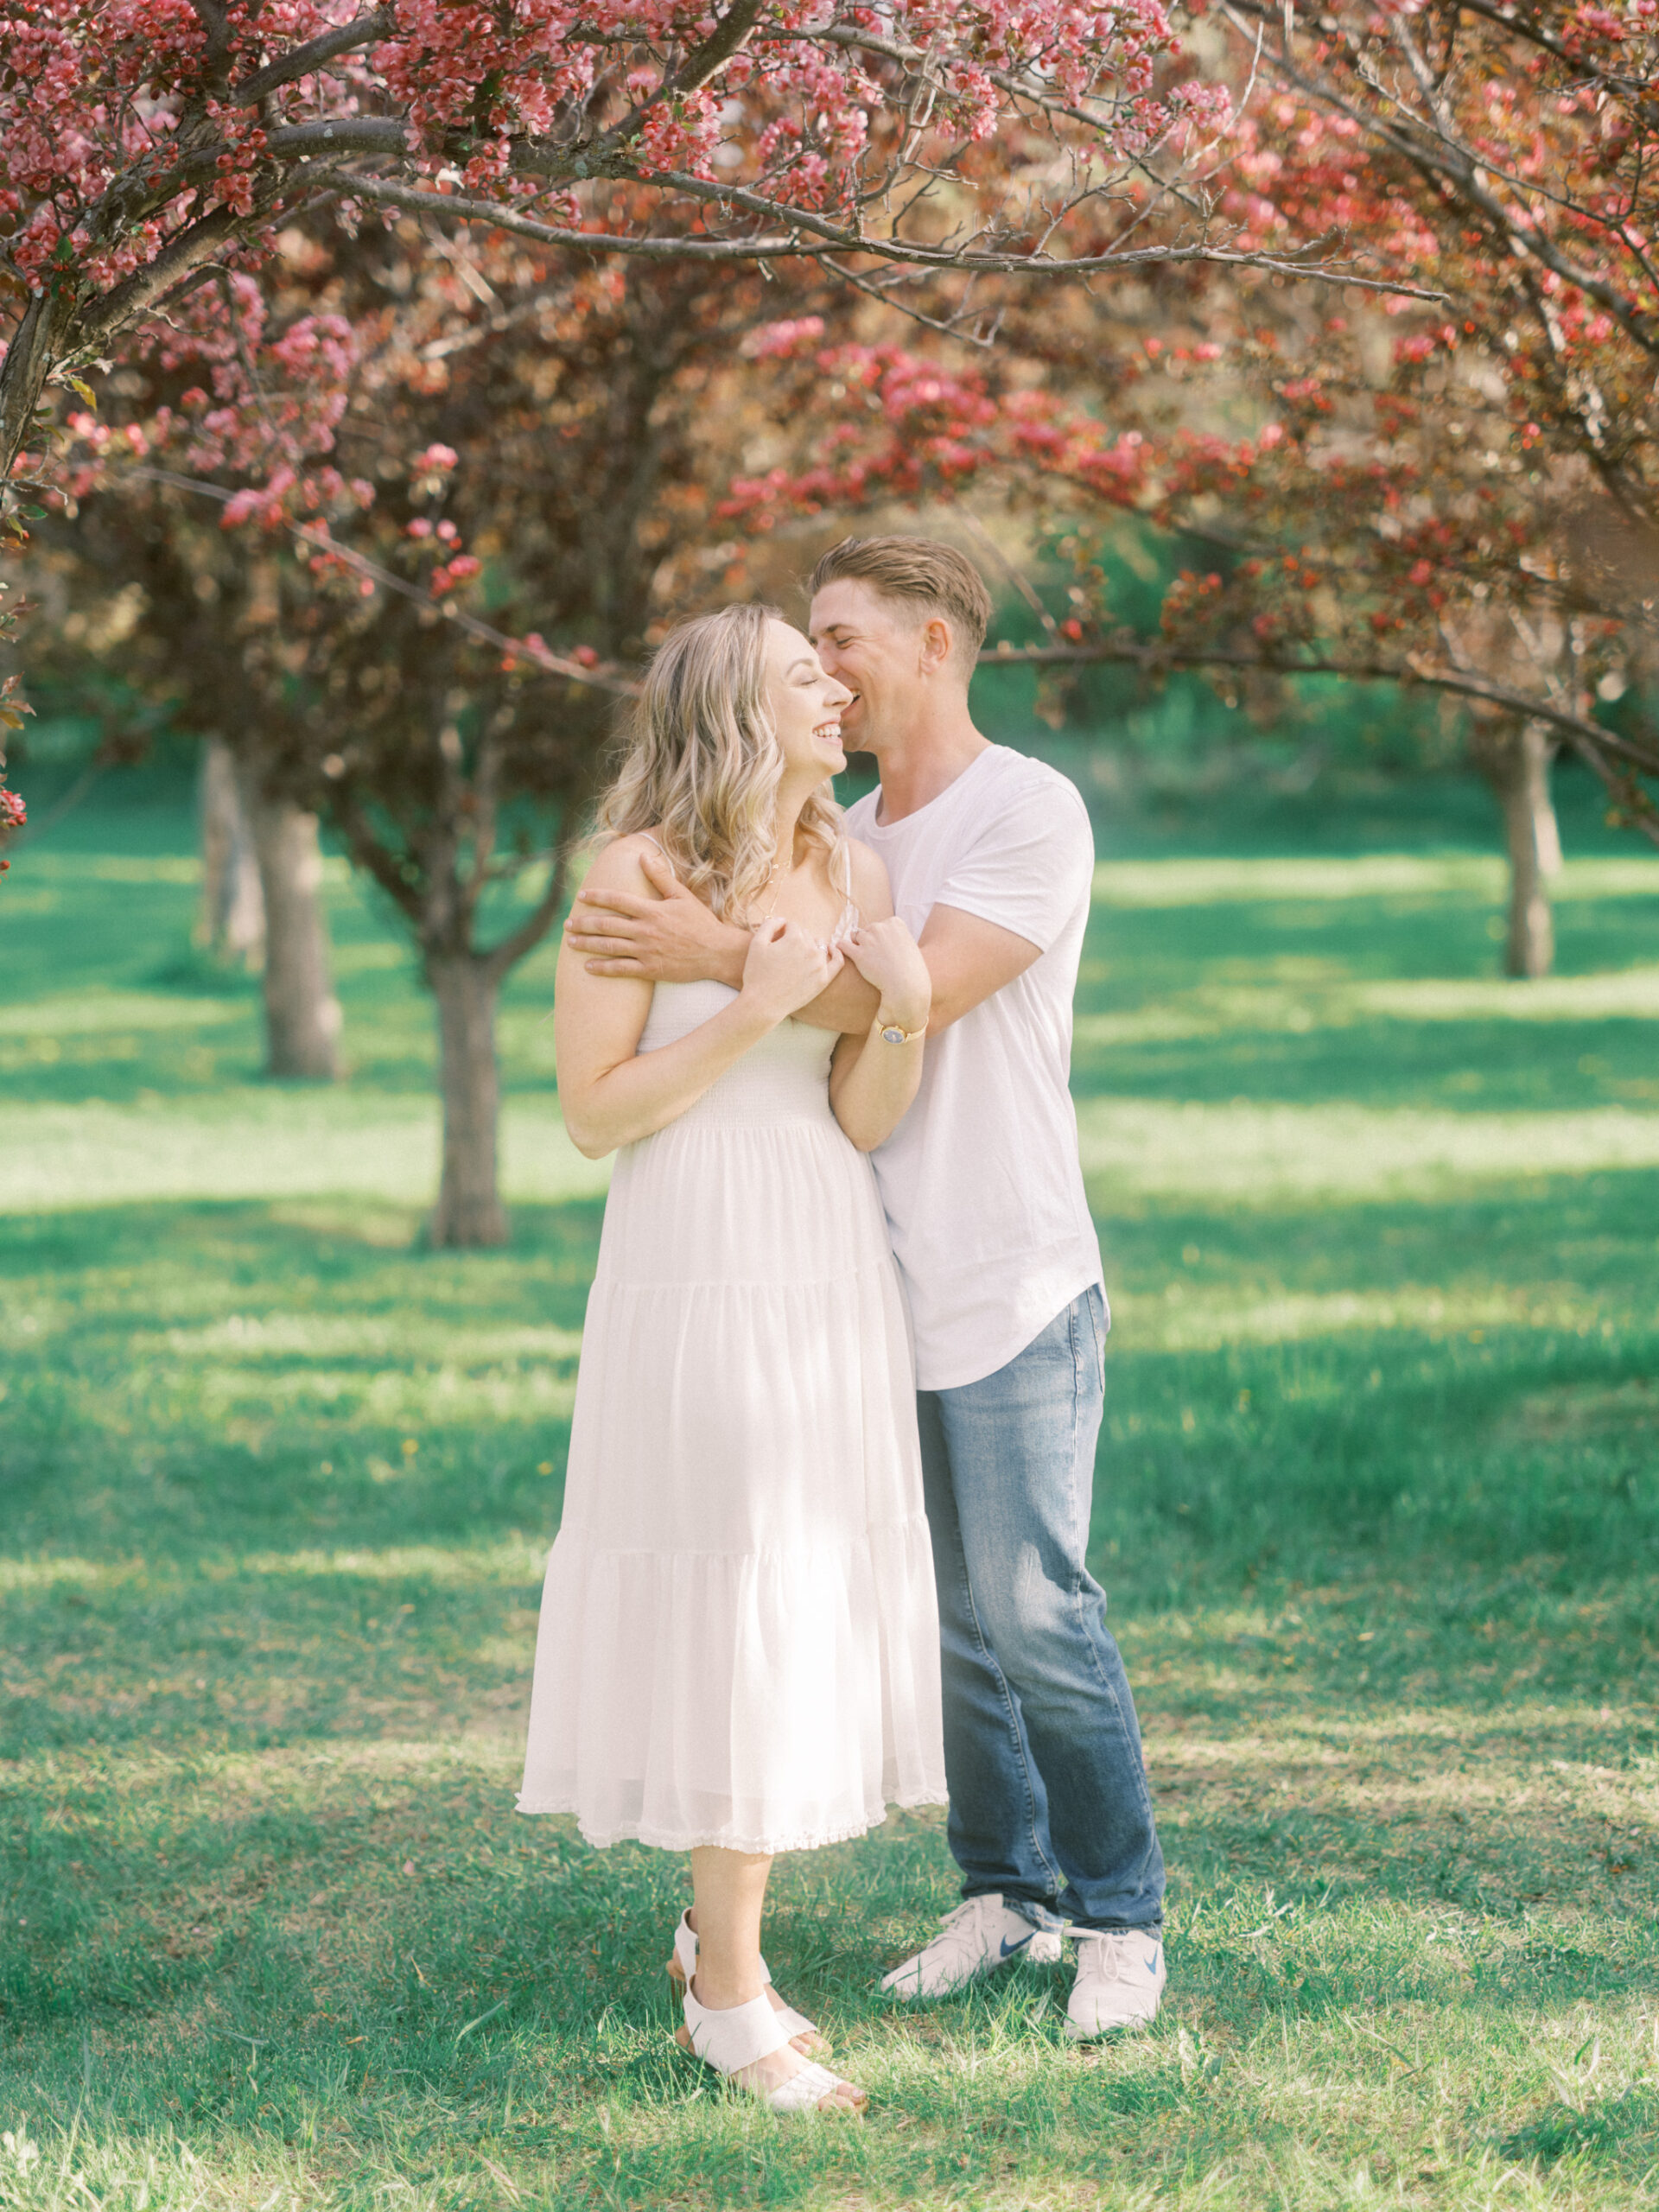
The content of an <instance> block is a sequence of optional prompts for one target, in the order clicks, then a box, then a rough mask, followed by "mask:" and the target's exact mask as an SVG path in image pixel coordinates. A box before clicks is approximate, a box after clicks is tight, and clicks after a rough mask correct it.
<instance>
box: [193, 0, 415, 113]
mask: <svg viewBox="0 0 1659 2212" xmlns="http://www.w3.org/2000/svg"><path fill="white" fill-rule="evenodd" d="M396 29H397V14H396V11H395V10H393V9H391V8H377V9H375V10H374V11H373V13H372V15H367V16H359V17H358V18H357V20H356V21H355V22H350V23H341V24H340V25H339V27H338V28H337V29H334V30H332V31H324V32H323V33H322V35H321V37H319V38H314V39H308V40H307V41H306V43H305V44H304V45H303V46H296V47H295V48H292V49H291V51H289V53H287V54H279V55H278V56H277V60H275V61H268V62H266V64H265V66H264V68H263V69H256V70H255V71H254V73H253V74H252V76H251V77H245V78H244V79H242V81H241V83H240V84H239V85H232V86H231V88H230V95H229V97H230V98H231V99H232V100H233V101H234V102H235V103H236V105H238V106H239V107H257V105H258V104H259V102H260V101H261V100H263V99H268V98H269V97H270V94H271V93H272V92H278V91H280V90H281V88H282V87H283V86H284V85H291V84H292V83H293V82H294V80H295V79H296V77H308V76H309V75H310V74H311V73H312V72H313V71H314V70H316V69H321V67H322V66H323V65H324V63H325V62H328V61H333V60H334V59H335V58H336V57H337V56H338V55H340V54H350V53H351V52H352V51H353V48H356V47H359V46H372V45H373V44H374V42H375V41H376V40H377V39H382V38H390V37H391V35H392V34H393V32H394V31H395V30H396Z"/></svg>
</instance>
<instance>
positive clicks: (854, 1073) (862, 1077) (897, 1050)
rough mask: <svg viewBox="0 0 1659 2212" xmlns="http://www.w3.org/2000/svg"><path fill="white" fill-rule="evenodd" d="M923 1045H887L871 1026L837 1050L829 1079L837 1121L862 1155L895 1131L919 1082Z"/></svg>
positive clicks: (877, 1031)
mask: <svg viewBox="0 0 1659 2212" xmlns="http://www.w3.org/2000/svg"><path fill="white" fill-rule="evenodd" d="M922 1052H923V1041H922V1039H921V1038H920V1037H919V1036H918V1037H916V1038H914V1039H912V1042H911V1043H909V1044H907V1045H891V1044H889V1043H887V1039H885V1038H883V1037H882V1036H881V1034H880V1031H879V1030H877V1029H876V1028H875V1027H874V1025H872V1027H870V1028H869V1029H868V1031H867V1032H866V1033H865V1035H864V1036H863V1038H862V1039H860V1040H859V1041H858V1043H857V1045H856V1046H855V1044H854V1041H853V1039H850V1038H849V1039H847V1040H846V1041H845V1042H844V1043H843V1044H842V1046H841V1047H840V1051H839V1053H838V1055H837V1058H836V1066H835V1068H834V1070H833V1071H832V1072H831V1074H830V1077H829V1103H830V1105H831V1106H832V1107H833V1108H834V1109H835V1116H836V1120H837V1121H838V1122H840V1123H841V1126H842V1128H843V1129H844V1130H845V1131H846V1133H847V1135H849V1137H850V1138H851V1139H852V1141H853V1142H854V1143H855V1145H856V1146H857V1147H858V1148H859V1150H860V1151H861V1152H874V1150H875V1147H877V1145H879V1144H885V1143H886V1142H887V1139H888V1138H889V1137H890V1136H891V1135H893V1131H894V1129H896V1128H898V1126H899V1122H900V1121H901V1120H902V1119H903V1118H904V1116H905V1114H906V1112H907V1110H908V1109H909V1107H910V1104H911V1102H912V1099H913V1098H914V1097H915V1096H916V1090H917V1086H918V1084H919V1083H920V1082H921V1079H922Z"/></svg>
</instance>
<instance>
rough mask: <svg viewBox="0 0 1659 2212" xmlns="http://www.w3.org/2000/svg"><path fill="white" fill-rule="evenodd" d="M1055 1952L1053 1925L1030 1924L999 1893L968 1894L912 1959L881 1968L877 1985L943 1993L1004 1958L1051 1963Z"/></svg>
mask: <svg viewBox="0 0 1659 2212" xmlns="http://www.w3.org/2000/svg"><path fill="white" fill-rule="evenodd" d="M1059 1956H1060V1932H1059V1930H1058V1929H1057V1928H1056V1929H1049V1928H1033V1926H1032V1924H1031V1923H1030V1921H1028V1920H1027V1919H1025V1918H1023V1917H1022V1916H1021V1915H1020V1914H1019V1913H1017V1912H1014V1911H1012V1910H1010V1909H1009V1908H1008V1907H1007V1905H1005V1904H1003V1902H1002V1898H1001V1893H1000V1892H998V1891H992V1892H990V1893H989V1894H988V1895H987V1896H985V1897H969V1899H968V1901H967V1903H966V1904H959V1905H958V1906H957V1909H956V1910H955V1911H954V1912H947V1913H946V1914H945V1916H944V1919H943V1920H942V1921H941V1922H940V1923H939V1932H938V1935H937V1936H935V1937H934V1938H933V1941H932V1942H931V1943H927V1944H925V1945H924V1946H923V1948H921V1949H920V1950H919V1951H918V1952H917V1954H916V1955H915V1957H914V1958H912V1959H906V1961H905V1962H904V1964H903V1965H902V1966H897V1967H894V1968H893V1972H892V1973H891V1974H883V1976H882V1977H881V1986H882V1988H883V1989H887V1990H891V1991H892V1993H893V1995H894V1996H895V1997H906V1998H913V1997H948V1996H949V1995H950V1993H951V1991H952V1990H954V1989H965V1988H966V1987H967V1986H968V1984H969V1982H970V1981H977V1980H978V1979H979V1977H980V1975H981V1974H995V1972H996V1970H997V1968H998V1967H1005V1966H1007V1963H1008V1961H1009V1960H1010V1959H1014V1958H1027V1959H1032V1960H1034V1961H1037V1962H1038V1963H1039V1964H1041V1965H1046V1966H1052V1965H1054V1964H1055V1963H1056V1961H1058V1958H1059Z"/></svg>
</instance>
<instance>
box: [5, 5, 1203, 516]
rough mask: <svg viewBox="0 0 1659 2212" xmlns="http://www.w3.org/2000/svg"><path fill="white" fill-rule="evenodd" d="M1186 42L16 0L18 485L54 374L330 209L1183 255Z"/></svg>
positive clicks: (937, 262) (1017, 256)
mask: <svg viewBox="0 0 1659 2212" xmlns="http://www.w3.org/2000/svg"><path fill="white" fill-rule="evenodd" d="M1177 51H1178V41H1177V40H1176V38H1175V35H1174V32H1173V29H1172V25H1171V22H1170V19H1169V17H1168V16H1166V13H1165V11H1164V10H1163V8H1162V7H1161V6H1160V4H1159V0H1129V4H1127V5H1126V4H1122V0H1120V4H1117V5H1114V6H1112V7H1109V8H1107V7H1099V6H1095V5H1091V4H1084V5H1077V6H1068V7H1065V8H1062V9H1056V8H1054V7H1052V5H1050V4H1048V0H963V4H960V5H957V6H953V7H951V8H950V9H942V8H940V7H939V6H938V4H937V0H894V4H893V5H892V6H890V7H887V8H885V9H883V10H880V11H879V12H878V11H873V10H868V9H866V8H862V7H859V6H853V5H843V4H841V0H833V4H832V5H831V6H830V8H829V10H828V12H827V14H826V15H825V16H821V17H820V18H819V19H818V20H817V21H816V22H813V23H811V24H810V26H809V25H807V24H805V23H804V22H803V21H802V17H801V11H800V10H799V9H798V7H797V6H796V5H794V4H793V0H730V4H728V6H727V7H726V8H724V9H723V10H721V11H720V12H718V13H716V14H715V15H713V16H710V14H709V12H708V10H707V8H706V5H705V0H695V4H693V0H642V4H640V5H639V6H636V7H632V8H630V9H628V10H626V12H625V13H623V14H621V15H618V14H617V12H616V11H615V10H613V8H612V7H610V6H608V5H601V7H599V8H598V9H597V10H595V9H594V8H593V7H591V6H588V5H586V4H583V0H535V4H524V5H517V6H512V7H505V8H504V7H502V6H500V5H499V4H498V0H386V4H384V5H381V6H378V7H369V8H363V9H359V8H357V7H356V6H354V5H353V0H290V4H288V5H285V6H284V7H283V8H281V9H274V8H267V7H261V6H258V5H256V4H253V3H252V0H0V226H3V232H0V235H3V245H4V252H3V259H0V280H3V289H4V291H5V294H6V296H7V297H8V300H9V304H10V315H11V318H12V320H11V324H10V330H9V331H8V333H7V336H8V338H9V340H10V343H9V348H8V351H7V353H6V356H5V359H4V362H3V365H0V482H3V481H4V480H5V479H6V478H7V477H8V476H9V475H10V472H11V467H12V463H13V461H14V459H15V458H16V456H17V455H18V454H20V453H21V452H22V451H23V450H24V449H25V448H27V447H29V444H30V442H31V439H32V438H34V437H35V435H37V429H38V424H37V410H39V409H40V407H41V403H42V400H43V398H45V397H46V395H47V391H48V382H49V380H51V379H53V378H64V377H68V376H73V374H75V373H76V372H79V371H80V370H83V369H84V368H86V366H87V365H90V364H92V363H93V362H95V361H97V360H98V359H103V358H107V357H111V356H112V355H116V354H118V353H122V352H123V351H124V349H125V345H126V341H127V339H128V337H129V334H132V333H134V332H136V331H137V330H139V329H140V328H141V327H143V326H144V325H145V324H146V322H147V321H149V319H150V318H151V317H152V316H153V315H156V314H157V313H158V312H162V311H167V312H171V311H172V310H173V308H175V306H176V305H177V303H178V302H180V301H181V298H183V297H184V296H186V295H187V294H188V292H189V290H190V289H191V288H192V287H193V286H194V285H195V284H197V283H200V282H201V281H204V280H205V279H206V280H209V281H211V277H212V272H213V271H215V270H221V269H223V268H225V267H226V266H233V267H244V266H248V265H253V266H257V265H258V264H260V262H261V261H263V260H264V257H266V256H267V255H268V253H269V251H270V242H271V239H272V237H273V233H274V231H275V229H276V228H277V226H278V224H279V222H280V220H281V219H283V218H285V217H288V216H291V215H293V214H294V213H296V212H297V211H300V210H302V209H303V208H305V207H308V206H310V205H313V204H315V206H316V207H318V208H319V209H326V210H327V211H328V212H329V213H330V216H331V218H332V219H341V220H343V221H344V222H345V224H346V227H347V228H348V229H349V228H350V227H351V226H352V224H353V222H354V221H355V220H356V219H358V217H359V215H360V214H361V213H362V211H363V210H364V209H365V208H379V209H392V210H398V211H409V210H413V211H415V212H416V213H422V214H424V215H426V216H428V217H433V218H442V219H443V220H444V221H445V222H446V223H447V222H448V221H450V220H453V219H456V218H465V219H481V220H485V221H487V222H489V223H491V224H493V225H495V226H499V227H500V228H502V229H505V230H511V231H512V232H514V233H515V234H516V235H518V236H519V237H521V238H527V239H530V240H531V241H533V242H534V243H535V244H537V245H539V246H542V247H543V248H548V247H551V248H562V249H570V248H575V249H576V250H579V251H591V250H594V249H595V248H597V247H599V246H608V247H610V248H612V249H613V250H615V251H624V252H627V253H629V254H633V255H638V256H640V257H644V258H646V259H651V260H658V261H660V260H664V259H668V260H691V261H696V262H697V263H699V264H703V265H708V264H714V265H716V266H721V265H724V266H730V265H733V264H749V265H753V264H756V263H758V262H765V263H766V264H782V263H784V262H787V261H795V260H806V261H809V262H810V261H817V262H819V263H825V262H834V263H835V264H836V265H837V266H840V267H842V269H843V270H845V272H846V274H847V276H848V278H849V281H850V282H852V283H861V284H866V285H868V284H872V283H876V284H879V283H880V281H881V272H882V271H884V270H886V271H887V272H889V273H890V274H891V275H893V277H899V278H902V277H904V276H905V275H906V273H907V272H911V271H915V270H938V269H945V268H948V269H952V270H958V271H962V272H964V273H967V274H969V275H976V276H980V275H995V274H998V273H1012V274H1014V275H1017V276H1020V277H1021V278H1022V279H1025V280H1027V281H1029V280H1030V279H1031V278H1032V277H1035V276H1041V275H1055V276H1058V277H1063V278H1064V279H1065V281H1067V282H1071V281H1075V278H1076V276H1077V266H1078V264H1077V260H1076V257H1075V256H1074V255H1073V254H1072V253H1071V251H1070V250H1069V248H1068V247H1067V246H1065V245H1060V246H1058V248H1057V246H1056V244H1055V234H1056V232H1057V231H1058V230H1060V229H1062V228H1063V227H1064V226H1065V224H1066V222H1067V220H1068V219H1069V218H1070V217H1071V215H1072V214H1073V213H1074V212H1076V211H1078V210H1082V211H1084V213H1085V215H1086V217H1087V219H1088V220H1089V222H1090V225H1091V226H1092V231H1093V232H1095V233H1103V235H1104V243H1103V244H1102V243H1101V240H1100V238H1099V237H1098V236H1095V237H1092V238H1091V247H1090V256H1089V264H1090V266H1094V267H1097V268H1100V269H1106V268H1111V267H1117V266H1128V265H1135V264H1138V263H1140V262H1141V261H1143V260H1144V259H1145V258H1146V257H1147V255H1148V254H1157V253H1160V252H1163V251H1166V250H1168V249H1166V248H1165V247H1164V246H1163V245H1161V244H1157V243H1154V244H1148V243H1147V241H1145V240H1144V239H1143V238H1141V237H1140V236H1139V235H1138V230H1139V212H1138V210H1137V209H1136V208H1135V207H1134V206H1133V204H1132V203H1131V201H1130V200H1128V198H1126V197H1125V196H1124V195H1125V188H1126V187H1127V185H1128V182H1129V181H1130V180H1131V179H1132V178H1133V177H1134V176H1135V175H1136V174H1137V173H1139V172H1140V171H1141V169H1143V168H1145V166H1146V165H1147V163H1148V162H1149V161H1150V160H1151V159H1152V158H1153V156H1154V154H1156V153H1159V152H1160V150H1161V152H1163V153H1164V154H1165V155H1166V156H1169V157H1171V158H1173V159H1174V160H1176V161H1177V162H1179V159H1180V155H1181V142H1183V141H1184V140H1185V138H1187V137H1190V136H1191V126H1192V124H1194V123H1195V122H1198V123H1201V122H1203V121H1205V120H1206V119H1208V118H1212V117H1213V116H1215V115H1216V114H1217V112H1218V111H1219V107H1220V105H1221V101H1220V95H1219V94H1217V92H1215V91H1214V90H1213V88H1211V87H1209V86H1204V85H1201V84H1198V83H1196V82H1194V81H1191V80H1189V79H1188V78H1187V74H1186V71H1185V66H1184V65H1182V64H1180V63H1179V60H1178V59H1177ZM1172 62H1174V64H1175V66H1174V67H1173V68H1172V67H1170V66H1169V65H1170V64H1171V63H1172ZM1160 71H1161V72H1162V73H1161V74H1160ZM1096 248H1097V249H1098V250H1096ZM1180 250H1181V251H1184V252H1185V253H1187V254H1189V255H1192V256H1197V257H1205V256H1210V257H1229V252H1230V250H1229V249H1227V248H1225V247H1224V246H1222V245H1217V244H1216V243H1215V242H1214V241H1211V240H1209V239H1207V238H1205V237H1204V236H1202V235H1201V234H1198V232H1195V233H1194V234H1193V235H1192V236H1191V237H1190V238H1187V239H1186V240H1185V242H1184V244H1183V245H1182V246H1181V248H1180ZM959 304H960V303H959ZM964 311H966V312H969V313H971V308H966V309H965V310H964Z"/></svg>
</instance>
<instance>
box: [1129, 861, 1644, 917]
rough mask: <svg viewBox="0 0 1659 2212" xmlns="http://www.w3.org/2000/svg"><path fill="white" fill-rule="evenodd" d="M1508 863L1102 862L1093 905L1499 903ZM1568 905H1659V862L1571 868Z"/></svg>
mask: <svg viewBox="0 0 1659 2212" xmlns="http://www.w3.org/2000/svg"><path fill="white" fill-rule="evenodd" d="M1448 894H1450V895H1457V896H1468V895H1470V894H1473V895H1475V896H1477V897H1479V898H1483V899H1491V900H1494V901H1495V900H1497V899H1499V898H1501V897H1502V895H1503V861H1501V860H1500V859H1498V858H1497V855H1495V854H1494V855H1487V854H1484V853H1468V852H1442V853H1434V852H1429V853H1356V854H1351V855H1344V856H1343V857H1342V858H1341V859H1329V860H1326V859H1322V858H1320V857H1319V856H1318V855H1313V854H1307V853H1296V854H1286V855H1273V856H1272V857H1271V858H1263V857H1257V856H1255V855H1244V856H1239V857H1235V856H1234V855H1226V856H1224V857H1223V856H1217V857H1209V856H1206V857H1204V858H1193V859H1187V858H1180V859H1175V860H1159V861H1101V862H1100V864H1099V865H1098V866H1097V867H1096V870H1095V899H1096V903H1097V904H1098V905H1101V906H1228V905H1231V904H1232V903H1233V902H1234V901H1235V900H1237V901H1241V902H1245V901H1256V900H1263V899H1365V900H1366V901H1368V902H1375V901H1378V900H1386V899H1402V898H1404V899H1424V898H1436V897H1444V896H1446V895H1448ZM1550 896H1551V897H1552V899H1659V860H1656V859H1652V858H1649V856H1648V855H1645V854H1643V853H1641V852H1639V851H1632V852H1630V853H1629V854H1618V855H1610V856H1607V857H1599V858H1596V859H1590V860H1569V861H1567V864H1566V866H1565V867H1564V868H1562V870H1561V873H1560V875H1559V876H1558V877H1556V878H1555V879H1554V880H1553V881H1552V883H1551V885H1550Z"/></svg>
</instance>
